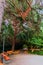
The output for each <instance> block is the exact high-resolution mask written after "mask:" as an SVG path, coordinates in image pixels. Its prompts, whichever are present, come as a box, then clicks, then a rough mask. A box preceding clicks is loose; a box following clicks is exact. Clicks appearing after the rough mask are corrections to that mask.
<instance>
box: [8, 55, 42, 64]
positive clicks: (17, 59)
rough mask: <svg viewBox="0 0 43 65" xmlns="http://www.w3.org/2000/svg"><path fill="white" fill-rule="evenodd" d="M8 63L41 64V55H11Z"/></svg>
mask: <svg viewBox="0 0 43 65" xmlns="http://www.w3.org/2000/svg"><path fill="white" fill-rule="evenodd" d="M8 65H43V56H38V55H26V54H18V55H14V56H12V61H11V63H9V64H8Z"/></svg>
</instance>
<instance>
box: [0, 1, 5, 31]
mask: <svg viewBox="0 0 43 65" xmlns="http://www.w3.org/2000/svg"><path fill="white" fill-rule="evenodd" d="M4 5H5V0H0V32H1V24H2V18H3V13H4Z"/></svg>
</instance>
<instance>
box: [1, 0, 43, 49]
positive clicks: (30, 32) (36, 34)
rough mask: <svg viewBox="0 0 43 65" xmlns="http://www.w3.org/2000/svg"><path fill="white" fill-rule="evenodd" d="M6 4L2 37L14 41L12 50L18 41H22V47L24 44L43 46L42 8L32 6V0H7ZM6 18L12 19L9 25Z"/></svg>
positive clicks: (31, 47)
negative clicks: (40, 11)
mask: <svg viewBox="0 0 43 65" xmlns="http://www.w3.org/2000/svg"><path fill="white" fill-rule="evenodd" d="M6 4H7V5H6V7H5V12H4V17H3V23H5V24H3V23H2V33H1V37H2V35H3V36H4V37H5V38H6V39H7V41H8V40H10V43H11V41H12V50H14V46H15V44H17V43H19V44H21V43H22V48H23V47H24V46H23V45H25V47H27V48H28V49H33V48H34V49H41V48H43V30H42V28H43V20H42V21H41V14H40V13H39V12H38V10H40V9H42V8H41V7H40V6H39V5H33V6H32V0H6ZM6 20H7V21H8V22H9V21H10V23H7V25H6V22H5V21H6ZM3 39H4V38H3ZM0 41H1V40H0ZM4 42H5V41H4V40H3V43H4ZM5 44H6V43H5Z"/></svg>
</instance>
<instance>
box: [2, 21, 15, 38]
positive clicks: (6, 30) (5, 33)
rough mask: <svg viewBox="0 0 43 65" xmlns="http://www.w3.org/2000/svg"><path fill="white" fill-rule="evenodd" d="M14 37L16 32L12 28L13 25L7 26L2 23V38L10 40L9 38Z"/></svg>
mask: <svg viewBox="0 0 43 65" xmlns="http://www.w3.org/2000/svg"><path fill="white" fill-rule="evenodd" d="M9 36H10V37H13V36H14V30H13V28H12V25H11V24H10V23H9V24H8V25H6V24H5V22H3V23H2V38H4V37H5V38H8V37H9Z"/></svg>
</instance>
